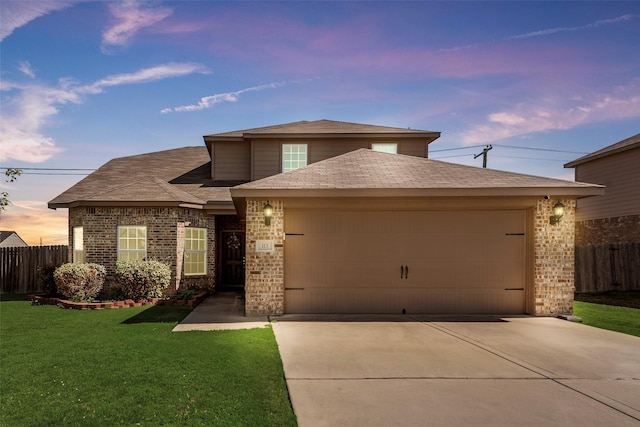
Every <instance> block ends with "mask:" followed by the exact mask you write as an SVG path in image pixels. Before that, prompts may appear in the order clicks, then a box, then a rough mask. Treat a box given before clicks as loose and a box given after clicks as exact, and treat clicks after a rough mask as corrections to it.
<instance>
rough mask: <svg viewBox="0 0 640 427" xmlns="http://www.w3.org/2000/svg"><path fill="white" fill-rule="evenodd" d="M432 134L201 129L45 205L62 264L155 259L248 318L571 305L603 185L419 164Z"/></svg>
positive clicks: (359, 127)
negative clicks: (579, 236)
mask: <svg viewBox="0 0 640 427" xmlns="http://www.w3.org/2000/svg"><path fill="white" fill-rule="evenodd" d="M438 137H439V133H437V132H431V131H423V130H414V129H402V128H393V127H385V126H373V125H363V124H356V123H344V122H336V121H329V120H319V121H310V122H309V121H302V122H295V123H289V124H284V125H278V126H270V127H263V128H257V129H248V130H243V131H235V132H228V133H220V134H215V135H207V136H205V137H204V142H205V146H206V147H186V148H180V149H175V150H167V151H161V152H156V153H149V154H143V155H138V156H131V157H125V158H120V159H114V160H112V161H110V162H108V163H107V164H105V165H104V166H102V167H101V168H100V169H98V170H97V171H95V172H94V173H92V174H91V175H89V176H88V177H87V178H85V179H83V180H82V181H80V182H79V183H78V184H76V185H74V186H73V187H71V188H70V189H68V190H67V191H65V192H64V193H62V194H61V195H59V196H58V197H56V198H55V199H53V200H52V201H50V202H49V207H50V208H54V209H55V208H68V209H69V235H70V248H71V249H70V250H71V251H72V255H73V259H74V260H77V261H79V260H85V261H87V262H97V263H100V264H102V265H104V266H105V267H106V268H107V270H108V271H110V272H112V271H113V269H114V267H115V263H116V260H118V259H141V258H145V257H147V258H155V259H160V260H165V261H166V262H168V263H170V264H171V268H172V273H173V279H174V281H173V286H174V287H175V289H177V288H179V287H184V286H202V287H209V288H212V287H214V286H215V288H216V289H218V290H220V289H222V290H231V289H236V290H243V291H244V295H245V314H246V315H249V316H250V315H260V314H282V313H519V314H520V313H530V314H535V315H555V314H558V313H570V312H571V311H572V303H573V243H574V240H573V237H574V218H575V204H576V200H577V199H578V198H581V197H587V196H592V195H598V194H602V193H603V191H604V190H603V188H602V186H599V185H593V184H585V183H580V182H572V181H562V180H556V179H548V178H540V177H533V176H527V175H522V174H515V173H509V172H500V171H494V170H489V169H480V168H474V167H468V166H461V165H455V164H450V163H445V162H439V161H434V160H429V159H428V158H427V157H428V145H429V144H430V143H431V142H433V141H434V140H436V139H437V138H438ZM554 207H556V208H560V207H564V212H556V213H557V214H558V215H555V214H554V210H553V209H554ZM562 214H563V215H562Z"/></svg>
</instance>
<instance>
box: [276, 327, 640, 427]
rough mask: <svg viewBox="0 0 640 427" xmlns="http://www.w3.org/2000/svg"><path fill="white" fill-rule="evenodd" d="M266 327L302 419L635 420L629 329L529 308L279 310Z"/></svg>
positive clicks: (635, 374) (303, 422)
mask: <svg viewBox="0 0 640 427" xmlns="http://www.w3.org/2000/svg"><path fill="white" fill-rule="evenodd" d="M336 320H341V321H336ZM273 329H274V332H275V335H276V339H277V342H278V347H279V350H280V354H281V356H282V361H283V365H284V371H285V376H286V380H287V386H288V389H289V393H290V397H291V401H292V404H293V408H294V411H295V413H296V415H297V417H298V423H299V425H300V427H306V426H314V427H315V426H425V425H428V426H462V425H464V426H467V425H470V426H484V425H487V426H514V425H518V426H565V425H580V426H583V427H584V426H603V425H607V426H608V425H611V426H613V425H615V426H639V425H640V338H637V337H632V336H629V335H624V334H619V333H616V332H610V331H604V330H601V329H596V328H592V327H589V326H585V325H582V324H576V323H571V322H567V321H565V320H560V319H553V318H533V317H513V318H502V319H501V318H491V317H486V316H485V317H483V318H474V317H468V318H458V319H446V318H434V317H428V316H403V317H397V318H390V317H384V316H381V317H362V316H360V317H358V316H351V317H346V318H345V317H342V318H340V317H339V318H331V317H326V316H325V317H324V319H323V316H315V317H307V318H304V317H295V316H293V317H291V316H283V317H282V318H281V319H280V320H279V321H277V322H274V323H273Z"/></svg>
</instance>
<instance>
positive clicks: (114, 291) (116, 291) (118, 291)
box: [109, 286, 127, 301]
mask: <svg viewBox="0 0 640 427" xmlns="http://www.w3.org/2000/svg"><path fill="white" fill-rule="evenodd" d="M109 297H110V298H111V299H112V300H114V301H122V300H125V299H127V296H126V295H125V293H124V291H123V290H122V286H113V287H112V288H111V292H110V293H109Z"/></svg>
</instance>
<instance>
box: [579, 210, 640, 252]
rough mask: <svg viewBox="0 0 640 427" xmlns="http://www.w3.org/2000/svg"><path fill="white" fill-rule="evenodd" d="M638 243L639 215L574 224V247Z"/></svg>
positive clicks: (639, 230) (639, 234)
mask: <svg viewBox="0 0 640 427" xmlns="http://www.w3.org/2000/svg"><path fill="white" fill-rule="evenodd" d="M638 242H640V215H628V216H618V217H614V218H599V219H590V220H585V221H578V222H577V223H576V246H581V245H599V244H608V243H638Z"/></svg>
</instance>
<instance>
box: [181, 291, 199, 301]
mask: <svg viewBox="0 0 640 427" xmlns="http://www.w3.org/2000/svg"><path fill="white" fill-rule="evenodd" d="M196 295H198V291H197V290H195V289H183V290H181V291H180V292H178V294H177V295H176V299H182V300H189V299H191V298H193V297H195V296H196Z"/></svg>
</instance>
